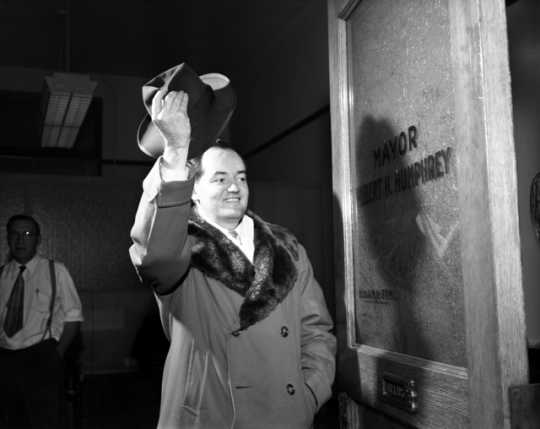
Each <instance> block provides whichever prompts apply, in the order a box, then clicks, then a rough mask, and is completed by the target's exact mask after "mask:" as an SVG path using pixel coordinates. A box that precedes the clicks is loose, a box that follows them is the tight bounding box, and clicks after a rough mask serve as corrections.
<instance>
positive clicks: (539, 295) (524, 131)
mask: <svg viewBox="0 0 540 429" xmlns="http://www.w3.org/2000/svg"><path fill="white" fill-rule="evenodd" d="M507 22H508V37H509V50H510V71H511V75H512V99H513V108H514V139H515V144H516V160H517V178H518V192H519V195H518V204H519V224H520V235H521V250H522V266H523V287H524V294H525V312H526V322H527V330H528V334H527V337H528V339H529V342H530V344H531V345H533V346H536V347H540V312H539V311H538V308H540V263H539V262H540V243H539V242H538V240H537V239H536V237H535V234H534V230H533V226H532V222H531V217H530V214H529V192H530V185H531V181H532V179H533V178H534V176H535V175H536V174H537V173H538V172H540V121H539V120H538V112H539V111H540V74H539V73H538V70H539V69H540V26H539V23H540V4H539V3H538V2H537V1H536V0H519V1H517V2H515V3H514V4H513V5H512V6H510V7H508V8H507Z"/></svg>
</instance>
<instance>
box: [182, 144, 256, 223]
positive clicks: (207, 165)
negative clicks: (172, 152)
mask: <svg viewBox="0 0 540 429" xmlns="http://www.w3.org/2000/svg"><path fill="white" fill-rule="evenodd" d="M201 168H202V175H201V177H200V178H199V179H198V180H197V182H196V183H195V187H194V189H193V197H192V198H193V201H195V203H196V205H197V208H198V209H199V211H201V212H202V214H203V215H205V216H206V217H208V218H209V219H210V220H211V221H213V222H215V223H216V224H218V225H219V226H221V227H223V228H226V229H233V228H235V227H236V226H237V225H238V223H239V222H240V220H241V219H242V217H243V216H244V213H245V212H246V209H247V204H248V197H249V189H248V184H247V176H246V166H245V164H244V161H242V158H240V156H239V155H238V154H237V153H236V152H234V151H232V150H228V149H221V148H210V149H209V150H207V151H206V152H205V153H204V154H203V157H202V160H201Z"/></svg>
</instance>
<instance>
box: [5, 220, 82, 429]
mask: <svg viewBox="0 0 540 429" xmlns="http://www.w3.org/2000/svg"><path fill="white" fill-rule="evenodd" d="M7 239H8V240H7V241H8V246H9V251H10V260H9V262H8V263H7V264H5V265H4V266H2V268H1V274H0V380H2V382H1V385H2V387H1V389H0V426H1V427H4V425H5V426H7V427H31V428H34V427H39V428H54V429H57V428H59V427H61V411H62V408H63V406H64V405H65V404H64V403H63V402H64V401H63V398H64V390H63V389H64V374H63V372H64V368H63V361H62V358H63V356H64V354H65V352H66V350H67V349H68V347H69V346H70V344H71V343H72V342H73V340H74V339H75V337H76V336H77V334H78V332H79V330H80V324H81V322H82V320H83V316H82V308H81V302H80V299H79V296H78V294H77V291H76V289H75V285H74V284H73V280H72V279H71V276H70V274H69V272H68V270H67V269H66V267H65V266H64V265H63V264H62V263H59V262H56V261H54V262H53V261H49V260H48V259H45V258H43V257H41V256H39V255H37V248H38V245H39V243H40V240H41V233H40V226H39V224H38V222H37V221H36V220H35V219H34V218H33V217H31V216H28V215H24V214H21V215H15V216H12V217H11V218H10V219H9V221H8V223H7ZM2 419H3V420H2ZM23 425H24V426H23Z"/></svg>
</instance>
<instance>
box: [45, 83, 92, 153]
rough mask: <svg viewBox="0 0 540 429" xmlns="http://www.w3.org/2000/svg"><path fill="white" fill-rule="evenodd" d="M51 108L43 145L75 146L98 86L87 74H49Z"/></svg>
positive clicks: (46, 117) (48, 85)
mask: <svg viewBox="0 0 540 429" xmlns="http://www.w3.org/2000/svg"><path fill="white" fill-rule="evenodd" d="M45 82H46V85H47V100H46V104H47V110H46V112H45V117H44V123H43V132H42V137H41V146H42V147H61V148H67V149H69V148H72V147H73V145H74V144H75V140H76V139H77V134H78V132H79V128H80V126H81V124H82V123H83V121H84V118H85V116H86V112H87V111H88V107H89V106H90V103H91V102H92V94H93V92H94V89H95V87H96V85H97V83H96V82H92V81H90V77H89V76H87V75H78V74H68V73H54V74H53V75H52V76H47V77H45Z"/></svg>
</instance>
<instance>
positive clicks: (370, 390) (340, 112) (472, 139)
mask: <svg viewBox="0 0 540 429" xmlns="http://www.w3.org/2000/svg"><path fill="white" fill-rule="evenodd" d="M362 1H366V0H329V1H328V25H329V66H330V109H331V130H332V164H333V167H332V170H333V172H332V174H333V191H334V197H335V212H334V216H335V218H334V219H335V225H336V243H335V255H336V260H335V262H336V267H335V270H336V293H337V295H336V301H337V308H338V310H337V311H338V314H337V320H336V326H337V330H338V338H340V339H341V340H342V341H341V345H340V350H341V351H342V352H343V353H344V354H345V353H347V352H350V351H351V350H352V351H354V353H355V354H356V363H357V365H358V371H359V373H360V377H359V379H358V380H357V382H353V383H351V385H352V386H353V387H352V388H350V386H349V388H348V390H349V392H347V393H349V395H350V396H351V397H352V398H353V399H355V400H356V401H357V402H359V403H362V404H366V405H368V406H370V407H374V408H375V409H377V410H379V411H380V412H381V413H383V414H387V415H390V416H392V417H394V418H397V419H399V420H400V421H403V422H406V423H409V424H413V425H415V426H417V427H422V428H424V427H425V428H428V427H452V428H453V427H458V426H457V425H455V423H456V421H455V420H454V419H456V418H458V419H459V421H460V422H461V423H459V427H462V424H463V427H472V428H477V427H478V428H480V427H489V428H494V429H496V428H507V427H508V428H509V427H510V406H509V396H508V389H509V388H510V387H511V386H513V385H520V384H526V383H527V382H528V362H527V344H526V331H525V316H524V306H523V291H522V282H521V253H520V239H519V225H518V207H517V179H516V161H515V151H514V140H513V122H512V105H511V90H510V71H509V65H508V45H507V33H506V11H505V3H504V0H448V13H449V20H450V33H451V34H450V38H451V43H450V46H451V52H449V55H450V58H451V60H450V61H451V63H452V71H453V73H454V93H455V106H456V118H455V122H456V124H459V126H456V141H457V142H459V143H458V147H457V150H456V153H457V172H458V181H457V182H458V194H459V199H458V204H459V212H460V228H461V261H462V269H463V289H464V291H463V292H464V300H465V303H464V308H465V324H466V332H465V334H464V335H465V343H466V353H467V368H462V367H456V366H451V365H446V364H442V363H439V362H434V361H429V360H425V359H420V358H417V357H413V356H409V355H403V354H399V353H391V352H388V351H386V350H380V349H376V348H373V347H369V346H367V345H362V344H355V338H354V335H353V333H354V332H355V321H354V317H355V310H354V302H355V299H354V285H355V282H356V279H355V274H354V269H353V245H352V241H353V230H354V222H355V213H354V206H355V205H354V201H353V190H352V189H351V183H352V182H351V178H350V175H349V172H350V171H351V169H350V165H351V155H350V150H349V148H350V131H349V127H350V126H351V125H352V124H351V117H352V115H351V103H352V90H353V86H352V83H351V82H350V76H349V72H348V71H349V60H348V55H350V54H351V53H350V52H349V50H348V49H349V47H348V43H347V39H348V22H347V20H348V18H349V17H350V16H351V14H352V13H354V10H355V9H356V8H357V7H358V5H359V4H360V3H362ZM343 301H344V302H343ZM340 308H341V309H340ZM343 331H345V332H343ZM345 342H346V344H344V343H345ZM338 362H339V360H338ZM338 365H339V364H338ZM381 366H382V367H384V368H393V367H396V368H398V369H399V370H403V368H406V369H405V371H406V372H407V373H408V374H407V375H408V376H409V375H410V376H411V378H414V376H415V375H416V374H417V373H420V372H421V373H422V377H423V379H425V380H427V381H426V384H427V385H430V386H437V387H436V388H433V389H430V390H427V391H425V392H423V398H422V411H421V412H417V413H408V412H404V411H402V410H400V409H397V408H395V407H392V406H388V405H387V404H384V403H381V401H379V399H378V391H379V390H380V380H379V378H380V377H379V376H378V373H379V372H380V370H378V369H377V368H380V367H381ZM452 424H454V426H452ZM445 425H448V426H445Z"/></svg>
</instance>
